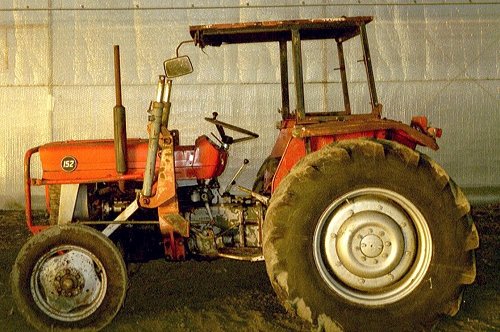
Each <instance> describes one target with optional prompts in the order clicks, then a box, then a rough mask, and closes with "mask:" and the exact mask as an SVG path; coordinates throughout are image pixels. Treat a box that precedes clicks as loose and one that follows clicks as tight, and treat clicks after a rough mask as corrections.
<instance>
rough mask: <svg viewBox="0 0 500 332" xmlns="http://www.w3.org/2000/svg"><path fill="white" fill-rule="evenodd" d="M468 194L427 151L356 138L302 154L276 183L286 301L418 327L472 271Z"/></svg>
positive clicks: (332, 319)
mask: <svg viewBox="0 0 500 332" xmlns="http://www.w3.org/2000/svg"><path fill="white" fill-rule="evenodd" d="M469 209H470V208H469V204H468V202H467V200H466V199H465V196H464V195H463V194H462V192H461V191H460V189H459V188H457V187H456V185H455V184H454V183H453V181H452V180H451V179H450V178H449V176H448V175H447V174H446V172H445V171H444V170H443V169H442V168H441V167H440V166H438V165H437V164H436V163H435V162H433V161H432V160H430V159H429V158H428V157H426V156H424V155H422V154H419V153H418V152H415V151H413V150H411V149H408V148H406V147H404V146H402V145H400V144H397V143H394V142H390V141H369V140H353V141H343V142H339V143H335V144H332V145H329V146H327V147H325V148H323V149H321V150H319V151H317V152H315V153H311V154H309V155H308V156H306V157H305V158H303V159H302V160H301V161H300V162H299V163H298V164H297V165H296V166H295V167H294V168H293V169H292V171H291V172H290V174H289V175H288V176H287V177H286V178H285V179H284V180H283V181H282V183H281V184H280V185H279V187H278V189H277V190H276V191H275V193H274V195H273V197H272V199H271V204H270V206H269V208H268V211H267V214H266V222H265V224H264V257H265V259H266V268H267V271H268V275H269V277H270V279H271V283H272V285H273V287H274V289H275V291H276V293H277V294H278V297H279V298H280V299H281V301H282V302H283V304H284V305H285V307H286V308H287V309H288V310H289V311H291V312H292V313H295V314H298V315H299V316H300V317H302V318H304V319H306V320H308V321H310V322H311V323H313V324H316V325H319V327H321V328H323V329H325V330H340V329H344V330H347V331H353V330H377V331H382V330H399V331H401V330H421V329H425V328H429V327H430V326H432V325H433V324H434V323H435V322H436V320H437V319H438V318H439V316H440V315H443V314H451V315H453V314H455V313H456V312H457V311H458V308H459V305H460V301H461V294H462V291H463V285H464V284H470V283H471V282H473V280H474V277H475V262H474V255H473V249H474V248H475V247H477V244H478V238H477V232H476V229H475V227H474V224H473V223H472V221H471V220H470V217H469Z"/></svg>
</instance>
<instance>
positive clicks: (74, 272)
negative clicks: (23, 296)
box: [30, 245, 107, 322]
mask: <svg viewBox="0 0 500 332" xmlns="http://www.w3.org/2000/svg"><path fill="white" fill-rule="evenodd" d="M30 288H31V294H32V296H33V299H34V301H35V304H36V305H37V307H38V308H39V309H40V310H41V311H42V312H43V313H45V314H46V315H47V316H49V317H51V318H53V319H56V320H59V321H65V322H76V321H79V320H82V319H85V318H87V317H89V316H91V315H92V314H93V313H95V312H96V311H97V309H98V308H99V307H100V305H101V304H102V302H103V300H104V297H105V295H106V289H107V275H106V270H105V268H104V265H103V264H102V262H101V261H100V260H99V259H98V258H97V257H96V256H95V255H94V254H92V253H91V252H89V251H88V250H86V249H84V248H82V247H79V246H74V245H60V246H57V247H54V248H52V249H51V250H50V251H49V252H47V253H45V254H44V255H42V256H41V257H40V258H39V259H38V261H37V262H36V264H35V267H34V268H33V272H32V274H31V278H30Z"/></svg>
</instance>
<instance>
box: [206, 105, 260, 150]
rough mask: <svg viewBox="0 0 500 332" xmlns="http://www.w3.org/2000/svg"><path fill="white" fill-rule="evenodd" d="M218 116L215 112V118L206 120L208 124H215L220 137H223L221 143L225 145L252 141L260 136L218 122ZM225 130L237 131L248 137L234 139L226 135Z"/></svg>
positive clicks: (213, 114)
mask: <svg viewBox="0 0 500 332" xmlns="http://www.w3.org/2000/svg"><path fill="white" fill-rule="evenodd" d="M218 115H219V114H218V113H217V112H213V113H212V116H213V117H212V118H205V120H206V121H208V122H210V123H213V124H214V125H215V127H216V128H217V131H218V132H219V135H220V136H221V142H222V143H224V144H234V143H239V142H243V141H248V140H250V139H254V138H257V137H259V135H258V134H256V133H254V132H252V131H250V130H246V129H243V128H240V127H237V126H235V125H232V124H229V123H226V122H222V121H219V120H217V116H218ZM224 128H227V129H230V130H232V131H235V132H237V133H240V134H243V135H246V137H241V138H236V139H233V138H232V137H231V136H228V135H226V133H225V131H224Z"/></svg>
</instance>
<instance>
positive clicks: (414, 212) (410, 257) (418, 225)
mask: <svg viewBox="0 0 500 332" xmlns="http://www.w3.org/2000/svg"><path fill="white" fill-rule="evenodd" d="M313 250H314V252H313V255H314V261H315V264H316V267H317V269H318V271H319V272H320V274H321V277H322V278H323V280H324V281H325V282H326V284H327V285H328V286H329V287H330V289H332V290H333V291H335V292H336V293H337V294H339V295H340V296H341V297H343V298H345V299H347V300H349V301H351V302H355V303H360V304H363V305H371V306H377V305H381V304H389V303H394V302H396V301H399V300H401V299H402V298H404V297H405V296H407V295H408V294H410V293H411V292H412V291H413V290H414V289H415V288H416V287H417V286H418V285H419V284H420V282H421V281H422V279H423V278H424V276H425V274H426V272H427V269H428V267H429V265H430V261H431V257H432V238H431V234H430V231H429V228H428V226H427V222H426V220H425V218H424V217H423V215H422V213H421V212H420V211H419V210H418V209H417V208H416V206H415V205H414V204H413V203H411V202H410V201H409V200H408V199H406V198H405V197H403V196H401V195H399V194H398V193H395V192H393V191H391V190H387V189H382V188H364V189H359V190H354V191H351V192H349V193H347V194H345V195H343V196H342V197H340V198H338V199H336V200H335V201H333V202H332V203H331V204H330V205H329V206H328V207H327V208H326V210H325V211H324V212H323V214H322V215H321V217H320V219H319V222H318V225H317V226H316V229H315V232H314V239H313Z"/></svg>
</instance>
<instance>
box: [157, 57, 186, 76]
mask: <svg viewBox="0 0 500 332" xmlns="http://www.w3.org/2000/svg"><path fill="white" fill-rule="evenodd" d="M163 67H164V68H165V75H166V76H167V77H168V78H174V77H179V76H184V75H187V74H191V73H192V72H193V65H192V64H191V60H190V59H189V57H188V56H187V55H183V56H180V57H177V58H173V59H168V60H165V62H163Z"/></svg>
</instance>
